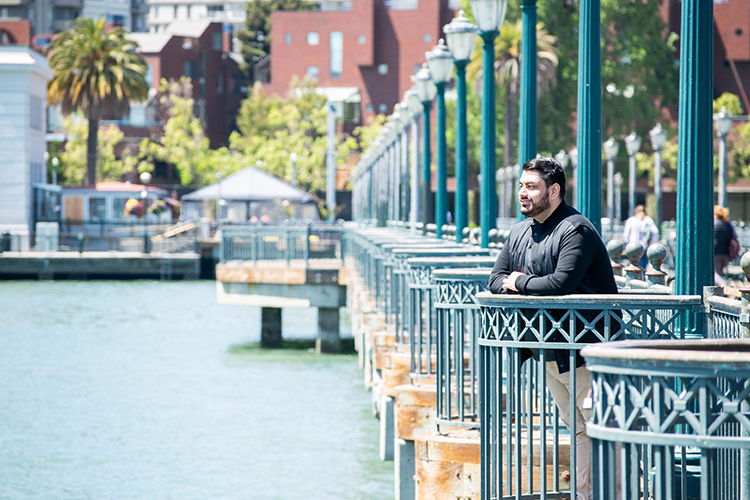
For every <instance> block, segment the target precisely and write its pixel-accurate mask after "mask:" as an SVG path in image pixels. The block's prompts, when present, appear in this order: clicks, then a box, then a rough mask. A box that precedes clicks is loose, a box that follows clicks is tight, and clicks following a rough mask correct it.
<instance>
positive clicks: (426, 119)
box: [411, 63, 437, 224]
mask: <svg viewBox="0 0 750 500" xmlns="http://www.w3.org/2000/svg"><path fill="white" fill-rule="evenodd" d="M411 81H412V82H413V83H414V89H415V90H416V91H417V96H418V97H419V101H420V102H421V103H422V128H423V129H424V130H423V131H422V141H423V142H422V222H424V223H425V224H427V223H429V222H432V221H434V220H435V215H434V214H433V211H432V207H433V204H432V196H431V194H432V178H431V176H432V172H431V166H432V154H431V151H430V150H431V148H432V145H431V143H430V137H431V134H430V111H432V101H433V100H434V99H435V95H436V94H437V86H436V85H435V82H434V81H433V80H432V75H431V74H430V69H429V68H428V67H427V63H424V64H422V68H421V69H420V70H419V71H417V74H416V75H414V76H412V78H411Z"/></svg>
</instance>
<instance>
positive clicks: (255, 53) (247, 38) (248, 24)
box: [237, 0, 315, 82]
mask: <svg viewBox="0 0 750 500" xmlns="http://www.w3.org/2000/svg"><path fill="white" fill-rule="evenodd" d="M314 8H315V4H314V3H312V2H309V1H307V0H253V1H252V2H248V3H247V7H246V8H245V29H244V30H243V31H240V32H239V33H238V34H237V37H238V38H239V39H240V42H241V43H242V45H241V47H240V53H241V54H242V57H243V59H244V60H245V63H244V66H243V68H242V69H243V70H244V72H245V74H246V75H247V77H248V80H249V81H251V82H252V81H253V67H254V66H255V65H256V64H257V63H258V62H260V61H261V60H262V59H263V58H265V57H266V56H268V55H269V54H270V53H271V13H273V12H275V11H277V10H313V9H314Z"/></svg>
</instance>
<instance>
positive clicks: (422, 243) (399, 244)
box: [380, 241, 463, 250]
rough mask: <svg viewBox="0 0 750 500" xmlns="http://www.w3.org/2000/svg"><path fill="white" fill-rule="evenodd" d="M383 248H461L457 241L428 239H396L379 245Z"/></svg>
mask: <svg viewBox="0 0 750 500" xmlns="http://www.w3.org/2000/svg"><path fill="white" fill-rule="evenodd" d="M380 248H382V249H383V250H396V249H407V250H417V249H420V248H425V249H430V248H463V247H462V246H461V245H459V244H458V243H444V244H439V243H433V242H428V241H420V242H416V241H415V242H413V243H412V242H410V241H398V242H393V243H386V244H384V245H381V247H380Z"/></svg>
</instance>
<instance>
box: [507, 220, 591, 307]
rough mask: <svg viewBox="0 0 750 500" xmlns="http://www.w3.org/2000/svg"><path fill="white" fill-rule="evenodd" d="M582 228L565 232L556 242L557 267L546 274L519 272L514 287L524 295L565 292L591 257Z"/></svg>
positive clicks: (573, 286)
mask: <svg viewBox="0 0 750 500" xmlns="http://www.w3.org/2000/svg"><path fill="white" fill-rule="evenodd" d="M585 233H586V229H585V228H584V227H583V226H581V227H578V228H576V229H575V230H573V231H571V232H570V233H569V234H567V235H565V236H564V237H563V238H562V240H561V242H560V253H559V255H558V259H557V266H555V271H554V272H553V273H552V274H548V275H546V276H533V275H523V276H519V277H518V279H516V288H517V289H518V291H519V292H520V293H524V294H527V295H567V294H571V293H573V292H574V291H575V289H576V287H578V285H579V284H580V283H581V280H583V277H584V275H585V274H586V270H587V269H588V268H589V265H591V261H592V259H593V257H594V252H593V249H592V248H591V245H590V244H589V246H588V248H587V246H586V241H587V239H588V238H587V237H586V234H585Z"/></svg>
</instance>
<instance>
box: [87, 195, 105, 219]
mask: <svg viewBox="0 0 750 500" xmlns="http://www.w3.org/2000/svg"><path fill="white" fill-rule="evenodd" d="M106 219H107V199H106V198H89V220H106Z"/></svg>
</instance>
